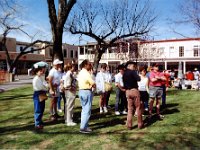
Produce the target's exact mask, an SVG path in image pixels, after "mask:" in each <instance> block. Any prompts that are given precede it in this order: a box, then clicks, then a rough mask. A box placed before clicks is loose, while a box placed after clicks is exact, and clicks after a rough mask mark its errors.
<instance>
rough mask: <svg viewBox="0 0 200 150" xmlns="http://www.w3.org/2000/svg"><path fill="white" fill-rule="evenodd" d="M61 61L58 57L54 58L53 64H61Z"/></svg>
mask: <svg viewBox="0 0 200 150" xmlns="http://www.w3.org/2000/svg"><path fill="white" fill-rule="evenodd" d="M62 63H63V61H61V60H59V59H55V60H54V61H53V65H58V64H62Z"/></svg>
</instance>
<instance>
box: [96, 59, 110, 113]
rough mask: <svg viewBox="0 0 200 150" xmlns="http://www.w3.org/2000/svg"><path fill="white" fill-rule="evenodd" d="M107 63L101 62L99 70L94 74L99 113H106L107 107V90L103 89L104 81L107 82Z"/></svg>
mask: <svg viewBox="0 0 200 150" xmlns="http://www.w3.org/2000/svg"><path fill="white" fill-rule="evenodd" d="M106 67H107V64H106V63H103V64H101V70H100V71H99V72H98V73H97V75H96V79H95V81H96V90H97V93H98V94H100V101H99V107H100V113H103V112H105V113H107V112H108V110H107V107H106V95H107V91H106V90H105V82H109V81H108V80H109V79H108V76H107V72H106Z"/></svg>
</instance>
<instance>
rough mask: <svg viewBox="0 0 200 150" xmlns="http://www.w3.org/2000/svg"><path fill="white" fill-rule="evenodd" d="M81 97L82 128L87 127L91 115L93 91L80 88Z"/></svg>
mask: <svg viewBox="0 0 200 150" xmlns="http://www.w3.org/2000/svg"><path fill="white" fill-rule="evenodd" d="M79 99H80V102H81V106H82V111H81V125H80V129H86V128H87V127H88V122H89V119H90V115H91V109H92V99H93V93H92V91H90V90H79Z"/></svg>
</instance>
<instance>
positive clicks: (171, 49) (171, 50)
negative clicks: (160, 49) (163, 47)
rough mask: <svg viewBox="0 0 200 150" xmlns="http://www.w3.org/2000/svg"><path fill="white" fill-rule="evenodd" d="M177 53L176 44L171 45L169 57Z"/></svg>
mask: <svg viewBox="0 0 200 150" xmlns="http://www.w3.org/2000/svg"><path fill="white" fill-rule="evenodd" d="M174 53H175V50H174V46H170V47H169V57H173V56H174Z"/></svg>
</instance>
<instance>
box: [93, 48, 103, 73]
mask: <svg viewBox="0 0 200 150" xmlns="http://www.w3.org/2000/svg"><path fill="white" fill-rule="evenodd" d="M102 55H103V51H102V50H100V49H99V50H98V51H95V56H94V65H93V71H94V74H95V75H96V74H97V70H98V66H99V61H100V60H101V57H102Z"/></svg>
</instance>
